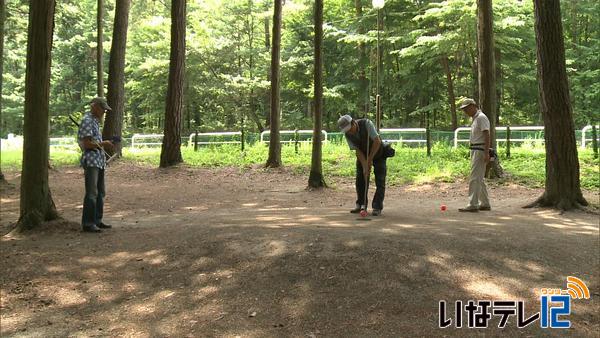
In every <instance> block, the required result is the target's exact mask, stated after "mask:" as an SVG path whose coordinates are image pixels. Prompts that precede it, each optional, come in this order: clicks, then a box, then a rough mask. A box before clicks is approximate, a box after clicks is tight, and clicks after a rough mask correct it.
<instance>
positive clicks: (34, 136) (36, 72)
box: [17, 0, 58, 230]
mask: <svg viewBox="0 0 600 338" xmlns="http://www.w3.org/2000/svg"><path fill="white" fill-rule="evenodd" d="M54 9H55V2H54V0H36V1H31V2H30V3H29V29H28V34H27V66H26V71H25V114H24V115H25V116H24V121H23V167H22V171H21V201H20V202H21V212H20V216H19V221H18V223H17V229H18V230H25V229H33V228H36V227H38V226H40V225H41V224H42V223H43V222H45V221H50V220H53V219H55V218H57V217H58V214H57V212H56V207H55V205H54V201H53V200H52V195H51V194H50V187H49V185H48V155H49V151H48V150H49V148H48V145H49V143H48V140H49V139H48V131H49V123H48V117H49V96H50V64H51V60H52V55H51V53H52V33H53V30H54Z"/></svg>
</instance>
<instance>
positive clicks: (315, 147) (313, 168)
mask: <svg viewBox="0 0 600 338" xmlns="http://www.w3.org/2000/svg"><path fill="white" fill-rule="evenodd" d="M313 75H314V80H315V85H314V90H315V112H314V115H313V116H314V119H313V121H314V129H313V139H312V160H311V163H310V176H309V177H308V186H309V187H311V188H320V187H325V186H327V185H326V184H325V180H324V179H323V163H322V162H323V161H322V157H323V156H322V142H321V129H323V122H322V117H323V0H315V68H314V74H313Z"/></svg>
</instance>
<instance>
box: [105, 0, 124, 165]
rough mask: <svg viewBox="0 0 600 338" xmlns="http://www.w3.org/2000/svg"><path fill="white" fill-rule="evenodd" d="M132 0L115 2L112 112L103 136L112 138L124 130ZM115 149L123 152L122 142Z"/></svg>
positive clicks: (110, 73) (110, 75) (110, 84)
mask: <svg viewBox="0 0 600 338" xmlns="http://www.w3.org/2000/svg"><path fill="white" fill-rule="evenodd" d="M130 5H131V0H117V2H116V4H115V23H114V29H113V40H112V46H111V48H110V61H109V64H108V91H107V101H108V105H109V106H110V107H111V108H112V112H110V113H108V114H106V117H105V119H104V128H103V129H102V137H103V138H105V139H110V138H112V137H113V136H119V137H121V135H122V132H123V110H124V109H125V52H126V47H127V26H128V24H129V8H130ZM115 148H116V149H115V151H116V152H118V153H119V154H121V144H120V143H118V144H117V146H116V147H115Z"/></svg>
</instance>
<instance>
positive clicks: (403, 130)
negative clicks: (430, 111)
mask: <svg viewBox="0 0 600 338" xmlns="http://www.w3.org/2000/svg"><path fill="white" fill-rule="evenodd" d="M379 133H380V134H383V133H398V138H397V139H390V138H388V137H387V136H383V137H382V139H383V141H384V142H389V143H427V129H425V128H381V129H379ZM402 133H413V134H414V133H422V134H423V137H424V138H422V139H404V138H402V136H401V135H402Z"/></svg>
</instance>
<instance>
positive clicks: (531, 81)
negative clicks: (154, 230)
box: [1, 0, 600, 137]
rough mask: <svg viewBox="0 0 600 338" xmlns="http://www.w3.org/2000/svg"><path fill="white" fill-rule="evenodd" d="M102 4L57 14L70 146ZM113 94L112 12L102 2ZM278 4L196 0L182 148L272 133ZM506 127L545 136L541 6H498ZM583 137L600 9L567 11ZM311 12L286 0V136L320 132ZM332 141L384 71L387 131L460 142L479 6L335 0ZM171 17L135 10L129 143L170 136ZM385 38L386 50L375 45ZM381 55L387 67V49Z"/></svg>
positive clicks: (20, 108) (58, 127)
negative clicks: (538, 40)
mask: <svg viewBox="0 0 600 338" xmlns="http://www.w3.org/2000/svg"><path fill="white" fill-rule="evenodd" d="M97 3H98V1H97V0H76V1H75V0H70V1H58V2H57V3H56V11H55V32H54V37H53V50H52V54H53V57H52V66H51V74H52V77H51V87H50V88H51V89H50V135H51V136H72V135H74V133H75V132H76V127H75V126H74V125H73V124H72V123H71V122H70V120H69V118H68V116H69V115H73V116H81V114H82V113H83V112H84V111H85V110H86V109H87V103H88V102H89V100H90V98H91V97H93V96H94V95H95V93H96V88H97V78H98V76H97V75H96V58H97V46H98V43H97V29H96V13H97ZM6 6H7V8H6V22H5V46H4V55H3V56H4V59H3V65H4V77H3V85H2V121H1V126H2V128H1V134H2V135H1V136H2V137H6V135H7V134H8V133H13V134H17V135H22V132H23V115H24V93H25V68H26V46H27V23H28V22H27V13H28V2H27V1H24V0H8V1H7V3H6ZM104 7H105V8H104V10H105V13H104V20H103V27H102V28H103V31H104V35H103V38H104V39H103V40H104V41H103V44H102V53H103V74H104V79H103V80H104V81H103V86H104V88H106V86H107V85H108V84H107V78H108V72H109V54H110V48H111V42H112V37H113V27H114V26H113V17H114V12H115V1H114V0H105V1H104ZM272 7H273V2H272V1H267V0H230V1H217V0H197V1H188V3H187V15H186V16H187V18H186V30H187V33H186V50H185V58H186V61H185V77H184V84H183V86H184V87H183V100H184V102H183V113H182V118H181V124H182V135H189V133H190V132H194V131H200V132H210V131H239V130H240V129H242V128H244V129H245V130H247V131H250V132H259V131H262V130H265V129H269V111H270V100H269V96H270V89H269V88H270V52H271V36H270V35H271V30H272V19H273V17H272V12H273V8H272ZM493 7H494V8H493V13H494V36H495V53H494V54H495V68H496V69H495V71H496V84H497V85H496V100H497V102H498V104H497V105H496V110H497V111H496V120H497V121H496V123H497V125H500V126H503V125H542V117H541V115H540V109H539V99H538V79H537V77H538V75H537V71H536V47H535V30H534V15H533V13H534V10H533V2H532V1H520V0H497V1H494V2H493ZM561 10H562V11H561V12H562V19H563V31H564V37H565V53H566V66H567V73H568V79H569V89H570V94H571V104H572V107H573V117H574V122H575V127H576V128H578V129H581V128H582V127H583V126H585V125H588V124H592V123H594V122H596V123H597V121H598V120H599V119H600V112H598V110H597V102H599V101H600V59H599V58H598V51H599V50H600V29H599V27H600V16H598V15H597V13H599V12H600V2H598V1H594V0H563V1H561ZM312 11H313V7H312V1H308V0H286V1H285V3H284V5H283V14H282V30H281V32H282V33H281V70H280V74H281V79H280V83H281V97H280V100H281V129H282V130H285V129H287V130H290V129H291V130H293V129H312V126H313V123H312V116H313V111H314V103H313V75H312V74H313V65H312V63H313V48H314V46H313V44H314V41H313V39H314V26H313V19H312V15H313V14H312ZM323 11H324V13H323V20H324V24H323V60H324V68H323V128H324V129H326V130H328V131H335V128H336V126H335V121H336V120H337V118H338V117H339V116H340V115H342V114H351V115H353V116H356V117H360V116H365V115H367V114H369V116H371V117H373V116H374V114H375V113H374V112H375V95H376V84H377V76H376V68H377V66H378V63H379V67H380V77H379V83H380V94H381V97H382V104H381V106H382V121H381V126H382V127H385V128H400V127H424V126H426V125H427V122H428V121H429V126H430V127H431V128H433V129H435V130H446V131H451V130H454V129H456V127H458V126H463V125H466V124H467V123H468V121H467V118H466V117H465V116H464V115H463V114H462V113H461V112H460V110H458V108H457V106H456V103H457V102H458V101H459V100H460V99H461V98H463V97H473V98H475V99H477V98H478V90H477V83H478V79H477V76H478V72H477V69H478V68H477V67H478V66H477V61H478V60H477V37H476V35H477V15H476V4H475V1H472V0H448V1H421V0H411V1H409V0H395V1H387V2H386V3H385V6H384V7H383V8H382V9H381V10H380V13H379V15H380V20H379V23H378V20H377V19H378V18H377V16H378V11H377V10H375V9H373V8H372V6H371V3H370V1H365V0H328V1H326V3H325V4H324V8H323ZM169 30H170V5H169V3H167V2H165V1H158V0H136V1H133V2H132V4H131V8H130V13H129V28H128V32H127V37H126V39H127V41H126V52H125V53H126V54H125V75H124V76H125V95H124V110H123V115H124V116H123V135H124V136H127V135H131V134H133V133H161V132H162V130H163V128H164V112H165V97H166V93H167V78H168V70H169V66H168V65H169V43H170V37H169ZM378 33H379V39H378ZM378 43H379V50H380V53H379V57H377V45H378Z"/></svg>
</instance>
